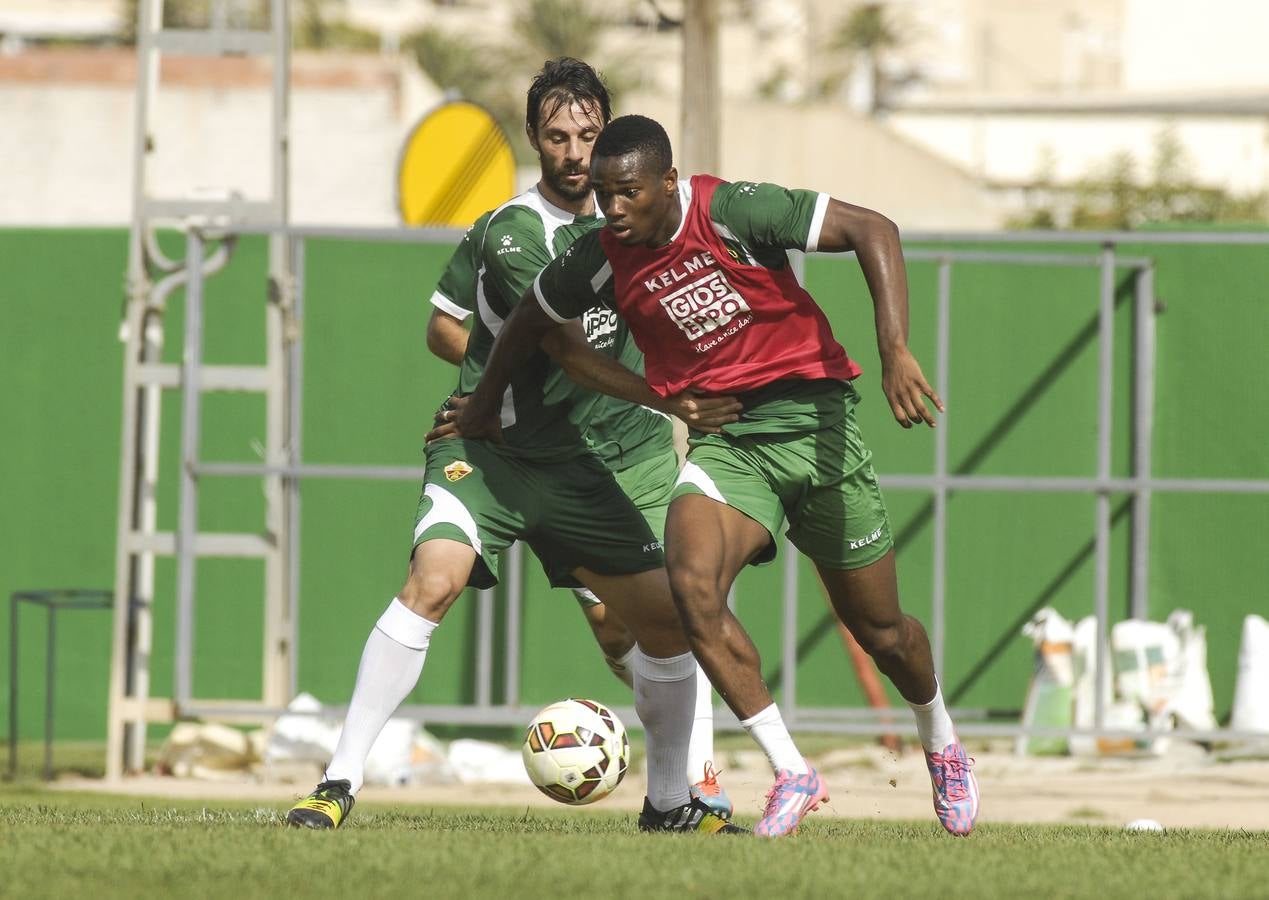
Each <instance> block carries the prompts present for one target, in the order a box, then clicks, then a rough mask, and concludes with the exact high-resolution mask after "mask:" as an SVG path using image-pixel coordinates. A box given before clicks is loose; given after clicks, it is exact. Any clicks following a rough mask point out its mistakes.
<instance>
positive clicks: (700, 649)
mask: <svg viewBox="0 0 1269 900" xmlns="http://www.w3.org/2000/svg"><path fill="white" fill-rule="evenodd" d="M591 181H592V184H593V185H594V187H595V194H596V199H597V201H598V203H599V206H600V209H601V211H602V212H603V214H604V217H605V219H606V220H607V224H606V225H605V226H604V227H603V228H602V229H598V230H596V231H591V232H589V233H587V234H586V235H583V236H582V237H581V238H579V239H578V240H577V241H576V242H575V243H574V244H573V245H572V246H571V247H569V249H568V250H566V251H565V252H564V253H563V254H562V255H560V256H558V257H557V258H556V259H555V260H554V261H553V262H552V263H551V264H550V265H549V266H547V267H546V268H545V269H544V270H543V271H542V272H541V274H539V275H538V277H537V280H536V281H535V282H534V286H533V293H534V295H535V299H536V302H522V303H520V304H519V305H518V306H517V307H516V310H515V311H514V312H513V313H512V315H511V316H510V317H509V318H508V319H507V320H506V323H505V325H504V328H503V330H502V333H501V334H500V336H499V338H498V340H497V342H496V344H495V345H494V348H493V352H492V354H491V355H490V357H489V360H488V362H487V364H486V368H485V373H484V376H483V378H482V380H481V382H480V384H479V385H478V387H477V389H476V391H475V393H474V394H473V395H472V397H471V398H470V401H469V404H468V406H467V407H466V409H465V410H464V412H463V414H462V416H461V422H460V428H461V430H462V432H463V433H464V434H466V435H469V436H472V435H474V436H487V437H495V438H496V436H497V434H498V414H497V400H498V398H499V397H500V396H501V395H502V392H503V390H504V389H505V387H506V385H507V381H508V379H509V377H510V374H511V373H512V372H513V371H515V369H516V367H517V366H518V365H519V364H520V361H521V360H523V359H525V358H527V357H528V355H529V354H530V353H531V352H532V351H533V350H534V349H536V348H537V347H538V345H539V344H540V342H541V340H542V339H543V337H544V336H546V335H547V334H548V333H549V332H550V331H551V330H552V329H553V328H557V327H561V326H564V325H565V323H568V322H569V320H571V319H574V318H576V317H578V316H580V315H581V314H582V313H583V312H584V311H585V310H587V309H590V308H593V307H595V306H596V305H607V306H609V307H611V308H613V309H615V310H616V311H617V312H618V313H619V314H620V315H621V316H622V318H623V319H625V321H626V322H627V324H628V325H629V326H630V330H631V332H632V334H633V335H634V338H635V341H636V343H637V344H638V345H639V348H640V349H641V350H642V351H643V353H644V356H645V359H646V366H647V374H646V382H645V381H644V380H643V379H641V378H639V377H638V376H636V375H635V374H634V373H632V372H631V371H630V370H628V369H625V368H623V367H621V366H620V365H619V364H617V363H616V362H615V361H613V360H612V359H610V358H607V357H602V356H600V355H598V354H591V353H590V352H589V351H588V350H586V349H585V348H584V347H581V348H580V349H569V350H568V351H567V356H566V357H565V356H560V357H558V359H559V362H560V363H561V364H562V365H563V366H564V368H565V369H566V371H568V373H569V374H570V375H571V376H572V377H574V378H575V379H576V380H578V381H579V382H580V383H582V384H583V385H585V386H587V387H591V388H593V389H597V390H601V391H603V392H605V393H609V394H612V395H613V396H617V397H621V398H622V399H626V400H630V401H632V402H637V403H653V402H656V401H659V400H660V399H662V398H665V397H669V396H671V395H677V394H680V393H683V392H692V393H696V394H701V395H706V396H709V395H718V394H729V395H735V396H737V397H738V398H739V399H740V400H741V402H742V404H743V412H741V414H740V415H739V417H738V421H736V422H734V423H730V424H727V425H726V426H724V428H723V431H722V433H721V434H701V433H693V434H692V436H691V439H690V441H689V446H690V450H689V453H688V458H687V463H686V464H685V465H684V467H683V471H682V473H681V474H680V477H679V482H678V485H677V486H676V488H675V493H674V499H673V500H672V502H671V504H670V511H669V517H668V520H667V523H666V563H667V567H668V569H669V574H670V583H671V587H672V589H673V592H674V598H675V601H676V603H677V605H678V607H679V612H680V614H681V615H682V617H683V621H684V624H685V627H686V629H687V632H688V635H689V637H690V640H691V644H692V649H693V651H694V652H695V654H696V656H697V658H698V659H699V660H700V663H701V665H702V667H703V668H704V669H705V671H706V672H707V673H708V674H709V677H710V680H711V681H712V682H713V683H714V686H715V688H716V689H717V690H718V692H719V694H720V695H722V697H723V698H724V700H726V702H727V704H728V705H729V706H730V707H731V709H732V711H733V712H735V714H736V716H737V717H738V718H739V719H740V721H741V724H742V725H743V726H744V727H745V729H746V730H747V731H748V732H749V733H750V734H751V735H752V736H753V737H754V739H755V740H756V741H757V742H758V744H759V745H760V746H761V747H762V748H763V750H764V751H765V752H766V754H767V757H768V759H769V760H770V762H771V765H772V768H773V769H774V770H775V774H776V782H775V786H774V787H773V788H772V789H771V791H770V792H769V793H768V795H767V804H766V807H765V809H764V811H763V816H762V819H761V820H760V821H759V822H758V825H757V827H756V829H755V831H756V833H758V834H762V835H770V836H778V835H782V834H788V833H790V832H792V831H793V830H795V829H796V828H797V826H798V824H799V822H800V821H801V819H802V817H803V816H804V815H805V814H806V813H807V812H809V811H811V810H813V809H815V808H816V807H817V806H818V804H819V803H820V802H821V801H823V800H826V799H827V797H828V794H827V790H826V788H825V787H824V784H823V782H822V780H821V779H820V777H819V774H818V773H817V772H816V771H815V770H814V768H812V767H811V766H810V765H809V764H808V763H807V762H806V761H805V760H804V759H803V758H802V756H801V754H800V753H799V752H798V750H797V748H796V745H795V744H794V743H793V741H792V739H791V738H790V736H789V733H788V729H787V728H786V727H785V725H784V722H783V720H782V718H781V716H780V712H779V709H778V708H777V707H776V705H775V704H774V703H773V702H772V700H771V695H770V693H769V692H768V690H767V687H766V685H765V684H764V683H763V681H762V675H761V669H760V660H759V658H758V653H757V650H756V648H755V647H754V645H753V642H752V641H751V640H750V638H749V635H748V634H747V633H746V631H745V629H744V627H743V626H742V625H741V624H740V622H739V621H738V620H737V619H736V618H735V616H734V615H733V614H732V613H731V611H730V610H729V609H728V607H727V602H726V600H727V593H728V591H729V589H730V588H731V585H732V583H733V582H734V581H735V578H736V576H737V575H738V574H739V572H740V570H741V569H742V568H743V567H744V566H745V565H747V564H751V563H761V562H766V561H769V560H771V559H772V558H773V557H774V555H775V546H776V537H777V536H778V535H779V534H780V533H781V530H782V528H781V526H782V525H783V523H784V522H785V521H786V520H787V522H788V537H789V539H790V541H791V542H792V543H793V544H794V545H795V546H796V547H797V548H798V549H799V550H800V551H801V552H802V553H804V554H805V555H806V556H807V557H809V558H810V559H811V560H812V561H813V562H814V563H815V566H816V568H817V570H818V571H819V574H820V577H821V578H822V579H823V581H824V584H825V586H826V588H827V589H828V593H829V596H830V598H831V600H832V603H833V607H834V609H835V610H836V611H837V614H838V615H839V616H840V617H841V618H842V621H843V622H845V623H846V625H847V626H848V627H849V628H850V630H851V631H852V632H853V633H854V635H855V637H856V638H857V639H858V640H859V643H860V644H861V645H862V646H863V647H864V648H865V649H866V650H867V651H868V653H869V654H870V655H871V656H872V657H873V659H874V660H875V661H876V663H877V666H878V667H879V668H880V669H881V671H882V672H884V673H885V674H886V675H887V676H888V677H889V678H890V679H891V681H893V682H894V684H895V686H896V688H898V690H899V692H900V693H901V694H902V695H903V696H904V698H905V699H906V700H907V701H908V703H909V705H910V706H911V707H912V709H913V711H914V713H915V714H916V718H917V729H918V732H919V733H920V736H921V742H922V745H923V746H924V748H925V752H926V761H927V765H928V768H929V771H930V778H931V782H932V785H933V789H934V806H935V812H936V814H937V815H938V818H939V821H940V822H941V823H942V824H943V827H944V828H946V829H947V830H948V831H949V832H951V833H953V834H958V835H963V834H968V833H969V831H970V830H971V829H972V828H973V825H974V821H975V819H976V818H977V815H978V785H977V782H976V780H975V778H974V775H973V773H972V772H971V771H970V767H969V765H970V761H969V760H968V759H967V757H966V755H965V751H964V748H963V747H962V745H961V743H960V741H959V739H958V738H957V737H956V733H955V729H954V727H953V725H952V721H951V718H950V717H949V716H948V713H947V710H946V707H945V705H944V702H943V697H942V694H941V692H940V690H939V686H938V681H937V679H936V677H935V672H934V663H933V659H932V657H931V654H930V645H929V640H928V639H927V637H926V633H925V629H924V628H923V627H922V626H921V624H920V622H918V621H917V620H916V619H914V618H912V617H911V616H908V615H905V614H904V613H903V611H902V610H901V608H900V605H899V595H898V583H897V578H896V574H895V563H894V547H893V539H892V537H891V532H890V524H889V519H888V517H887V514H886V509H885V504H884V502H883V501H882V498H881V492H880V489H879V488H878V486H877V479H876V475H875V473H874V472H873V469H872V463H871V459H872V455H871V453H870V452H869V451H868V450H867V448H866V447H865V445H864V443H863V441H862V439H861V437H860V435H859V430H858V428H857V427H856V424H855V415H854V407H855V405H856V403H857V402H858V399H859V397H858V394H857V393H856V391H855V389H854V387H853V385H852V380H853V379H854V378H855V377H857V376H858V375H859V374H860V370H859V367H858V366H857V365H855V363H854V362H852V361H851V360H850V358H849V357H848V356H847V355H846V352H845V351H844V350H843V349H842V347H841V345H840V344H838V343H837V341H836V340H835V339H834V338H833V334H832V330H831V329H830V328H829V325H828V321H827V319H826V318H825V316H824V313H823V311H822V310H821V309H820V307H819V306H818V304H816V302H815V301H814V300H813V299H812V298H811V296H810V295H809V294H808V293H807V292H806V291H805V290H804V289H803V288H802V287H801V286H800V285H799V284H798V282H797V279H796V278H795V277H794V274H793V272H792V270H791V267H790V266H789V260H788V251H789V250H791V249H798V250H806V251H816V250H823V251H827V252H844V251H848V250H853V251H855V253H856V256H857V258H858V260H859V264H860V267H861V268H862V269H863V273H864V276H865V279H866V281H867V283H868V287H869V291H870V293H871V294H872V297H873V303H874V307H875V311H876V316H875V320H876V329H877V342H878V347H879V349H880V351H881V360H882V389H883V391H884V393H885V395H886V398H887V400H888V401H889V403H890V407H891V410H892V412H893V413H894V416H895V418H896V420H897V421H898V422H899V423H900V424H901V425H902V426H903V427H905V428H910V427H912V426H913V425H915V424H918V423H921V422H924V423H926V424H927V425H928V426H930V427H934V425H935V420H934V414H933V412H932V411H931V410H930V409H929V407H928V406H927V404H926V400H927V398H928V399H929V400H930V401H932V402H933V404H934V406H935V407H937V408H938V409H940V410H941V409H942V403H941V401H940V400H939V399H938V397H937V396H936V395H935V394H934V392H933V390H931V388H930V386H929V384H928V383H927V382H926V380H925V377H924V376H923V375H922V373H921V367H920V366H919V365H918V363H917V361H916V360H915V359H914V358H913V356H912V354H911V353H910V352H909V350H908V347H907V334H908V288H907V276H906V273H905V270H904V264H903V251H902V247H901V245H900V241H899V233H898V229H897V228H896V227H895V225H894V223H892V222H890V221H889V220H888V219H886V218H885V217H884V216H882V215H880V214H878V213H876V212H873V211H871V210H867V209H863V208H861V207H857V206H852V205H850V204H847V203H843V202H841V201H839V200H835V199H833V198H831V197H829V196H828V195H826V194H820V193H814V192H811V191H791V190H786V189H784V188H781V187H778V186H776V185H771V184H754V183H750V182H736V183H730V182H725V181H721V180H719V179H717V178H714V177H712V176H708V175H698V176H696V177H694V178H692V179H690V180H689V181H680V180H679V178H678V173H677V171H676V170H675V169H674V168H673V165H672V160H671V151H670V142H669V139H668V138H667V137H666V135H665V131H664V129H662V128H661V126H660V125H658V124H657V123H656V122H654V121H652V120H651V119H647V118H644V117H642V116H624V117H622V118H619V119H616V120H615V121H613V122H612V123H611V124H610V125H609V126H608V128H607V129H606V130H605V131H604V132H603V133H602V134H601V135H600V138H599V140H598V141H597V142H596V144H595V148H594V151H593V153H592V159H591ZM527 299H528V298H526V300H527ZM577 346H578V345H577V344H576V343H573V344H570V347H571V348H577Z"/></svg>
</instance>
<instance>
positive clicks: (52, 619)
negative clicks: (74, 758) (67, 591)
mask: <svg viewBox="0 0 1269 900" xmlns="http://www.w3.org/2000/svg"><path fill="white" fill-rule="evenodd" d="M56 648H57V606H56V603H55V601H54V600H53V599H52V598H50V600H49V605H48V636H47V641H46V643H45V647H44V780H45V781H52V780H53V698H54V697H55V696H56V692H55V690H54V687H53V682H54V680H55V679H56V677H57V662H56V659H57V658H56V655H55V654H56V652H57V651H56Z"/></svg>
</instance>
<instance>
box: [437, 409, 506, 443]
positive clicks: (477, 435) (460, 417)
mask: <svg viewBox="0 0 1269 900" xmlns="http://www.w3.org/2000/svg"><path fill="white" fill-rule="evenodd" d="M452 399H453V406H454V409H453V410H451V411H450V413H449V416H448V417H447V424H448V425H450V426H452V429H453V430H452V431H448V432H447V434H453V435H455V436H457V437H463V438H473V439H475V440H482V441H495V442H497V443H499V444H501V443H502V442H503V439H502V421H501V418H500V416H499V414H498V410H497V409H493V410H490V411H489V412H485V411H483V410H481V409H479V408H478V407H477V406H476V405H475V404H474V403H472V402H471V398H470V397H455V398H452ZM437 430H438V431H439V430H441V429H437Z"/></svg>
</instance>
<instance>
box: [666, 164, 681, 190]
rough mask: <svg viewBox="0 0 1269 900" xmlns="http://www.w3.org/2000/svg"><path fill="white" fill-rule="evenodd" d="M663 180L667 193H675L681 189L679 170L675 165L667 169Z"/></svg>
mask: <svg viewBox="0 0 1269 900" xmlns="http://www.w3.org/2000/svg"><path fill="white" fill-rule="evenodd" d="M662 181H663V182H664V183H665V192H666V193H667V194H673V193H675V192H676V191H678V189H679V170H678V169H676V168H674V166H670V168H669V169H667V170H666V172H665V177H664V178H663V179H662Z"/></svg>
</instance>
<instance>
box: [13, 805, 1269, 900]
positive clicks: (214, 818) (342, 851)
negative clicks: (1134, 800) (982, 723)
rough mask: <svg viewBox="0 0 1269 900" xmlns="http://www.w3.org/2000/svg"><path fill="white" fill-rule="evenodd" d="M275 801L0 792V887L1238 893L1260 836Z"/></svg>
mask: <svg viewBox="0 0 1269 900" xmlns="http://www.w3.org/2000/svg"><path fill="white" fill-rule="evenodd" d="M283 812H284V807H283V806H279V805H268V806H253V805H250V804H243V803H224V802H215V801H213V800H208V801H207V802H205V803H201V802H190V801H184V802H182V801H176V800H162V801H156V800H153V799H140V798H135V797H130V798H121V797H112V796H108V795H107V796H103V795H82V794H67V793H61V792H53V791H48V790H46V789H44V788H42V787H40V786H38V785H36V784H32V783H30V782H26V781H23V782H18V783H15V784H10V785H6V786H3V787H0V867H2V871H3V881H2V882H0V885H2V886H0V896H4V897H15V898H17V897H22V898H25V897H67V896H76V897H84V896H88V897H91V898H93V900H102V898H111V897H216V898H225V897H234V898H239V897H241V898H251V897H289V896H294V897H296V898H310V897H340V898H344V897H359V896H369V897H388V896H393V897H410V896H428V897H504V898H538V897H555V896H560V895H564V896H569V897H631V898H649V897H737V898H741V897H843V896H851V897H940V898H947V897H1020V896H1035V897H1099V898H1104V897H1133V898H1141V897H1148V898H1152V900H1153V898H1160V897H1222V898H1226V897H1254V896H1269V852H1267V851H1266V847H1267V846H1269V834H1266V833H1264V832H1238V831H1215V830H1212V831H1204V830H1190V831H1171V832H1168V833H1165V834H1157V833H1135V832H1125V831H1123V830H1120V829H1109V828H1097V827H1085V826H1019V825H1003V824H999V825H985V826H981V827H980V828H979V830H977V831H976V832H975V833H974V834H973V835H972V836H971V837H970V838H968V839H963V840H962V839H954V838H951V837H949V836H947V835H945V834H943V833H942V832H941V831H940V829H939V828H938V826H937V825H936V824H935V823H934V822H933V821H928V822H920V823H910V824H909V823H895V822H871V821H854V820H848V819H831V818H823V819H818V820H817V819H816V818H815V817H814V816H813V817H811V819H810V820H808V822H807V824H806V825H804V827H803V829H802V832H801V834H799V835H797V836H796V837H794V838H791V839H787V840H782V841H762V840H758V839H754V838H750V837H721V836H714V837H704V836H665V835H642V834H639V833H638V832H637V831H636V830H635V827H634V821H633V818H632V816H630V815H629V814H628V813H622V814H615V813H614V814H606V813H604V812H602V811H597V812H594V813H591V812H587V813H579V812H576V811H572V810H569V809H566V808H564V807H561V808H560V809H559V810H558V811H556V810H548V811H542V810H533V811H527V810H505V809H504V810H498V809H488V808H484V809H478V810H462V809H454V808H439V807H434V808H426V807H417V808H408V807H386V806H385V807H375V806H369V805H363V806H359V807H358V808H357V809H356V811H355V812H354V813H353V816H352V818H351V819H350V820H349V822H348V824H347V825H346V826H345V827H344V828H342V829H340V831H338V832H335V833H322V832H310V831H297V830H294V829H288V828H287V827H285V826H284V825H283V824H282V815H283Z"/></svg>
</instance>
